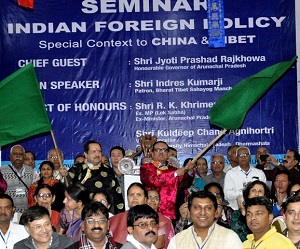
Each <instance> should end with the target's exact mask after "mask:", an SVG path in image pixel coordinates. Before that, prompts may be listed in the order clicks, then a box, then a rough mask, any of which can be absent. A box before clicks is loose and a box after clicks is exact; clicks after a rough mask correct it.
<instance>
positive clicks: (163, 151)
mask: <svg viewBox="0 0 300 249" xmlns="http://www.w3.org/2000/svg"><path fill="white" fill-rule="evenodd" d="M154 151H155V152H158V153H160V152H162V153H165V152H168V148H155V149H154Z"/></svg>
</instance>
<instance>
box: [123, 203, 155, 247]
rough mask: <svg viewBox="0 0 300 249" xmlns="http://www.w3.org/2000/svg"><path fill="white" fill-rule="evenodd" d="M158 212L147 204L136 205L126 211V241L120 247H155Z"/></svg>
mask: <svg viewBox="0 0 300 249" xmlns="http://www.w3.org/2000/svg"><path fill="white" fill-rule="evenodd" d="M158 222H159V218H158V214H157V212H156V211H154V209H152V208H151V207H150V206H148V205H147V204H143V205H136V206H134V207H132V208H131V209H130V210H129V211H128V215H127V231H128V235H127V237H126V243H125V244H124V245H123V246H122V247H121V249H145V248H151V249H156V247H155V246H154V242H155V241H156V240H157V232H158Z"/></svg>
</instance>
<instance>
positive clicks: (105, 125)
mask: <svg viewBox="0 0 300 249" xmlns="http://www.w3.org/2000/svg"><path fill="white" fill-rule="evenodd" d="M206 6H207V3H206V0H177V1H175V0H156V1H152V0H143V1H142V0H93V1H91V0H81V1H80V0H78V1H71V2H70V1H61V0H60V1H58V0H48V1H40V0H36V1H35V8H34V10H33V11H29V10H26V9H22V8H20V7H19V6H18V5H17V3H16V0H1V1H0V27H1V31H0V32H1V40H0V42H1V43H0V69H1V70H0V80H2V79H4V78H5V77H6V76H8V75H9V74H11V73H12V72H14V71H16V70H17V69H18V68H20V67H23V66H25V65H26V64H27V63H29V62H33V64H34V66H35V69H36V72H37V75H38V79H39V82H40V89H41V91H42V94H43V96H44V99H45V103H46V108H47V111H48V114H49V117H50V119H51V123H52V127H53V131H54V134H55V136H56V139H57V142H58V146H59V147H60V148H61V149H62V151H63V152H64V154H65V159H67V160H66V161H65V164H67V165H69V164H71V160H72V159H73V158H74V157H75V155H77V154H79V153H83V143H84V142H85V141H87V140H89V139H96V140H98V141H100V142H101V144H102V145H103V152H104V154H106V155H108V154H109V150H110V148H111V147H112V146H115V145H121V146H123V147H124V148H125V149H126V150H127V149H135V147H136V146H137V145H139V141H138V139H139V137H140V136H141V135H143V134H148V133H151V134H153V135H156V136H157V137H158V139H159V140H164V141H166V142H167V143H168V144H169V145H170V146H173V147H175V148H177V149H178V153H179V157H180V159H182V160H183V159H184V158H186V157H191V156H194V155H196V154H197V153H198V152H199V151H201V149H203V148H204V147H205V146H206V145H207V144H208V143H209V142H210V141H211V140H212V139H213V138H215V137H216V136H217V135H218V133H219V132H220V130H219V129H217V128H213V127H210V125H209V116H208V115H209V110H210V108H211V107H212V106H213V104H214V103H215V102H216V101H217V100H218V99H219V98H220V97H221V96H222V95H223V94H224V93H226V92H227V91H228V90H230V89H231V88H232V87H233V86H234V85H236V84H237V83H238V82H240V81H241V80H243V79H244V78H246V77H249V76H250V75H252V74H255V73H257V72H258V71H260V70H262V69H264V68H266V67H268V66H270V65H273V64H275V63H278V62H281V61H284V60H290V59H292V58H293V57H294V56H295V55H296V35H295V3H294V0H285V1H275V2H274V1H271V0H266V1H257V0H256V1H224V26H225V35H226V37H225V47H224V48H209V46H208V38H207V35H208V21H207V7H206ZM296 75H297V72H296V68H295V67H293V68H292V69H290V70H289V71H288V73H287V74H286V75H284V77H283V78H282V79H281V80H280V81H279V82H278V83H277V84H276V85H275V86H274V87H272V88H271V90H270V91H269V92H267V94H265V95H264V96H263V98H262V99H261V100H260V101H259V102H257V104H256V105H255V106H254V107H253V108H252V109H251V110H250V111H249V113H248V115H247V117H246V119H245V122H244V124H243V126H242V127H241V128H240V129H237V130H232V131H229V134H227V135H226V136H224V137H223V138H222V139H221V140H220V141H219V142H218V143H217V144H216V145H215V146H214V147H213V148H212V149H211V150H210V151H209V152H208V153H207V154H206V156H210V155H211V154H212V153H216V152H218V153H223V154H226V149H227V147H228V146H229V145H230V144H233V143H236V144H239V145H245V146H249V147H250V149H251V151H252V153H254V152H255V150H256V148H257V147H258V146H266V147H268V148H269V150H270V152H271V153H272V154H274V155H276V157H277V158H278V159H279V160H281V159H282V154H284V153H285V151H286V150H287V149H290V148H294V149H297V148H298V112H297V79H296ZM25 83H26V82H24V84H25ZM17 90H18V89H16V91H17ZM0 99H1V96H0ZM11 101H14V100H13V99H12V100H11ZM20 109H22V106H20ZM32 111H34V110H32ZM12 125H18V126H21V125H22V120H20V123H18V124H12ZM18 143H21V144H22V145H23V146H24V147H25V148H26V150H32V151H34V152H35V153H36V155H37V158H38V159H39V160H43V159H45V158H46V156H47V151H48V150H49V149H51V148H53V142H52V139H51V136H50V134H41V135H38V136H36V137H33V138H30V139H27V140H25V141H20V142H18ZM10 147H11V145H8V146H5V147H3V148H2V161H3V162H2V164H6V163H7V161H8V160H9V148H10ZM253 163H254V162H253Z"/></svg>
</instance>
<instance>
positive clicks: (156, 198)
mask: <svg viewBox="0 0 300 249" xmlns="http://www.w3.org/2000/svg"><path fill="white" fill-rule="evenodd" d="M148 199H149V200H150V201H159V198H158V197H157V196H148Z"/></svg>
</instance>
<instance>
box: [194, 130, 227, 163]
mask: <svg viewBox="0 0 300 249" xmlns="http://www.w3.org/2000/svg"><path fill="white" fill-rule="evenodd" d="M226 131H227V130H226V129H223V130H222V131H221V132H220V133H219V135H218V136H216V137H215V138H214V139H213V140H212V141H211V142H210V143H209V144H208V145H207V146H206V147H205V148H204V149H202V150H201V151H200V152H199V153H198V154H197V155H196V156H195V157H194V159H193V160H192V163H195V162H196V161H197V159H198V158H199V157H201V156H202V155H203V154H204V153H205V152H206V151H207V150H208V149H209V148H210V147H211V146H212V145H213V144H214V143H215V142H217V141H218V140H219V139H220V138H221V137H223V136H224V135H225V133H226Z"/></svg>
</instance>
